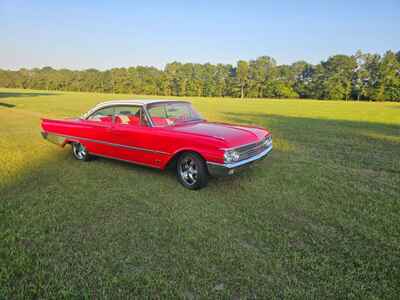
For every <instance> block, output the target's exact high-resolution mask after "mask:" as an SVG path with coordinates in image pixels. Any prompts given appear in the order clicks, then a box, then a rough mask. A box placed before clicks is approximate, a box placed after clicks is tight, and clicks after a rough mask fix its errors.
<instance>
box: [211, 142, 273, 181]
mask: <svg viewBox="0 0 400 300" xmlns="http://www.w3.org/2000/svg"><path fill="white" fill-rule="evenodd" d="M271 151H272V145H271V146H269V147H268V148H267V149H265V150H264V151H263V152H261V153H259V154H257V155H255V156H252V157H249V158H247V159H244V160H241V161H238V162H234V163H229V164H219V163H215V162H211V161H207V167H208V172H209V173H210V174H211V175H214V176H221V175H222V176H223V175H232V174H234V173H235V172H236V170H238V169H241V168H243V167H246V166H248V165H250V164H251V163H253V162H255V161H257V160H261V159H263V158H264V157H266V156H267V155H268V154H269V153H270V152H271Z"/></svg>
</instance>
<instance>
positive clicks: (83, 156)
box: [72, 142, 90, 161]
mask: <svg viewBox="0 0 400 300" xmlns="http://www.w3.org/2000/svg"><path fill="white" fill-rule="evenodd" d="M72 155H73V156H74V157H75V158H76V159H77V160H81V161H88V160H89V159H90V155H89V152H88V151H87V149H86V148H85V146H84V145H82V144H81V143H77V142H74V143H72Z"/></svg>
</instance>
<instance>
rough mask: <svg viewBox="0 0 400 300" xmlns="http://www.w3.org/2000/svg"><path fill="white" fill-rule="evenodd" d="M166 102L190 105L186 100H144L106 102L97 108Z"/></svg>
mask: <svg viewBox="0 0 400 300" xmlns="http://www.w3.org/2000/svg"><path fill="white" fill-rule="evenodd" d="M165 102H184V103H190V102H188V101H184V100H172V99H143V100H112V101H105V102H101V103H99V104H97V105H96V106H97V107H98V106H108V105H148V104H153V103H165Z"/></svg>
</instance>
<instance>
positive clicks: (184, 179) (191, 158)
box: [176, 153, 208, 190]
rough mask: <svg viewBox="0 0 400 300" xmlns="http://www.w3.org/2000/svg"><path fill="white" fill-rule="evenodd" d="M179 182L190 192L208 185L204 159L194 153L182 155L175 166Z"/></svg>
mask: <svg viewBox="0 0 400 300" xmlns="http://www.w3.org/2000/svg"><path fill="white" fill-rule="evenodd" d="M176 172H177V177H178V180H179V182H180V183H181V184H182V185H183V186H184V187H185V188H188V189H190V190H198V189H201V188H203V187H205V186H206V185H207V183H208V172H207V166H206V163H205V161H204V159H203V158H202V157H201V156H200V155H198V154H196V153H184V154H182V155H181V156H180V157H179V159H178V161H177V164H176Z"/></svg>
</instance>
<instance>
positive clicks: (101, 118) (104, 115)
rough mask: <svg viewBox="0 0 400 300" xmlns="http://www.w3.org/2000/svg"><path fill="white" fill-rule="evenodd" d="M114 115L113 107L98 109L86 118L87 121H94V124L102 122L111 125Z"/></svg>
mask: <svg viewBox="0 0 400 300" xmlns="http://www.w3.org/2000/svg"><path fill="white" fill-rule="evenodd" d="M113 114H114V108H113V107H106V108H102V109H99V110H98V111H96V112H94V113H93V114H91V115H90V116H89V118H87V120H89V121H96V122H104V123H112V119H113Z"/></svg>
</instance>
